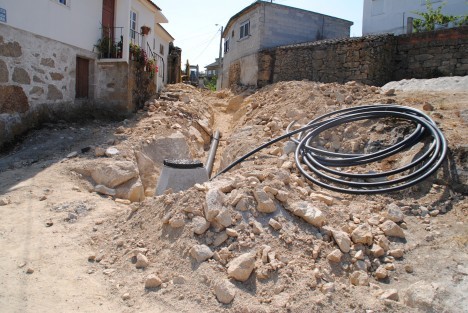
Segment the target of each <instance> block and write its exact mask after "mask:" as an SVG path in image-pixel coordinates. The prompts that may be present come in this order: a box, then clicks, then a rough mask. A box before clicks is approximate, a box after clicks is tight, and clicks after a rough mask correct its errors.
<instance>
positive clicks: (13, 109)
mask: <svg viewBox="0 0 468 313" xmlns="http://www.w3.org/2000/svg"><path fill="white" fill-rule="evenodd" d="M28 110H29V102H28V97H27V96H26V94H25V93H24V90H23V88H21V87H20V86H0V114H2V113H7V114H11V113H24V112H26V111H28Z"/></svg>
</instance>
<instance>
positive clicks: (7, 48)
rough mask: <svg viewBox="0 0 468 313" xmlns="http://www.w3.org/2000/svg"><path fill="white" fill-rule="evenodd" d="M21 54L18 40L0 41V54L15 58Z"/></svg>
mask: <svg viewBox="0 0 468 313" xmlns="http://www.w3.org/2000/svg"><path fill="white" fill-rule="evenodd" d="M22 54H23V52H22V51H21V46H20V44H19V43H18V42H16V41H14V42H5V43H4V42H3V40H2V41H1V42H0V56H2V57H11V58H17V57H20V56H21V55H22Z"/></svg>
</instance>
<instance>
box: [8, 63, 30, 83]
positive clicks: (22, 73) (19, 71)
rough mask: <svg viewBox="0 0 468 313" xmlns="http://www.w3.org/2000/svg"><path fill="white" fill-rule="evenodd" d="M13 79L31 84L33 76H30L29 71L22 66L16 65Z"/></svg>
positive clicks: (16, 81)
mask: <svg viewBox="0 0 468 313" xmlns="http://www.w3.org/2000/svg"><path fill="white" fill-rule="evenodd" d="M12 79H13V81H14V82H15V83H18V84H25V85H29V84H30V83H31V77H29V74H28V72H26V70H25V69H24V68H22V67H15V69H14V71H13V77H12Z"/></svg>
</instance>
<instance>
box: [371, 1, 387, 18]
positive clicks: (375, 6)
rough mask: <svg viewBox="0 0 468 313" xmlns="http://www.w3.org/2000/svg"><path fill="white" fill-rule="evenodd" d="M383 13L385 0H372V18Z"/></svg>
mask: <svg viewBox="0 0 468 313" xmlns="http://www.w3.org/2000/svg"><path fill="white" fill-rule="evenodd" d="M384 13H385V0H372V16H376V15H382V14H384Z"/></svg>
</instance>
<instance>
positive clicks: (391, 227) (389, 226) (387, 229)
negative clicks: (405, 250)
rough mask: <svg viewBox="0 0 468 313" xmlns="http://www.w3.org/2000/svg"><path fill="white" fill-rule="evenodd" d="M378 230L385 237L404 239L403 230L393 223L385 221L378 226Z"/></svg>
mask: <svg viewBox="0 0 468 313" xmlns="http://www.w3.org/2000/svg"><path fill="white" fill-rule="evenodd" d="M380 229H382V231H383V232H384V234H385V235H386V236H390V237H398V238H405V233H404V232H403V229H402V228H401V227H400V226H398V225H397V224H396V223H395V222H393V221H385V222H384V223H383V224H382V225H380Z"/></svg>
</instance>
